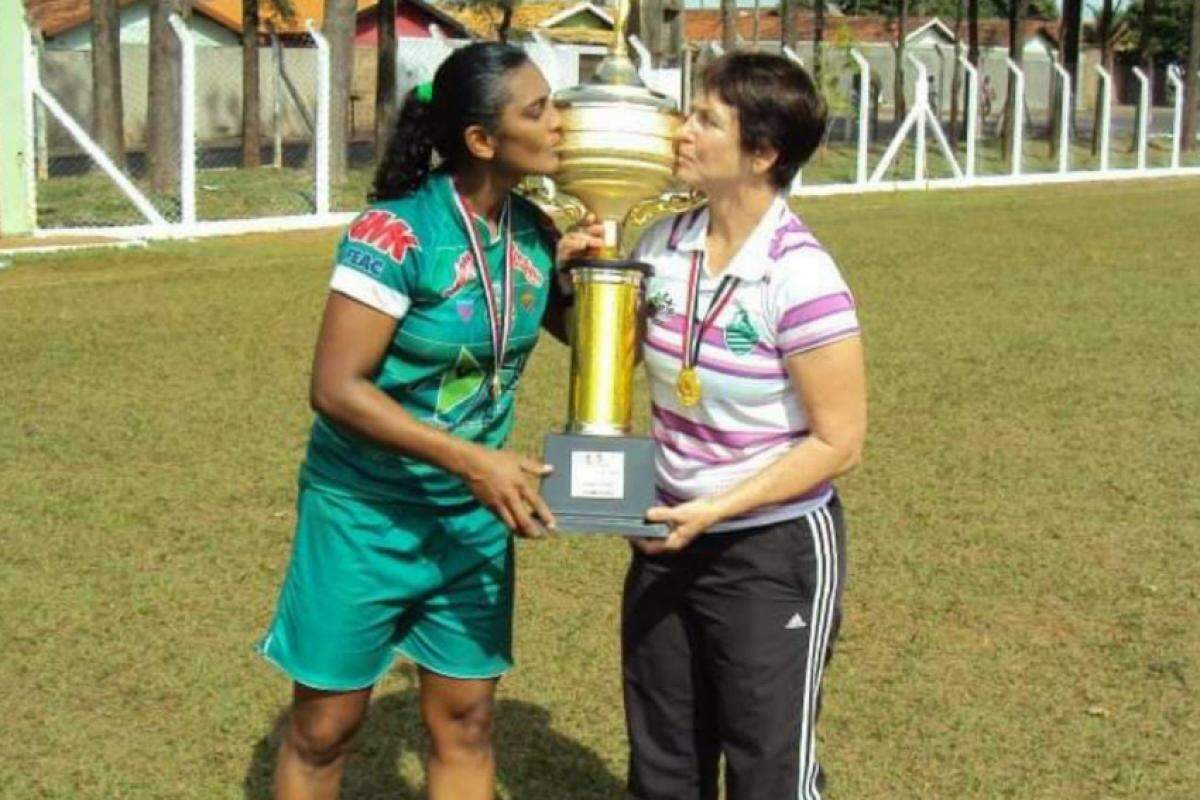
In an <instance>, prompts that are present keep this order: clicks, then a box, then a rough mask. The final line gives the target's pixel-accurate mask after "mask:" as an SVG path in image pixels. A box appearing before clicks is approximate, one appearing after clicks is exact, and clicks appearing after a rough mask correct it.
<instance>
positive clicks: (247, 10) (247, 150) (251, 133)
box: [242, 0, 262, 167]
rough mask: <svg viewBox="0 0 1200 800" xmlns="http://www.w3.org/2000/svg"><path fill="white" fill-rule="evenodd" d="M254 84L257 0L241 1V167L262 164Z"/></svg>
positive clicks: (256, 97) (256, 84) (255, 81)
mask: <svg viewBox="0 0 1200 800" xmlns="http://www.w3.org/2000/svg"><path fill="white" fill-rule="evenodd" d="M261 98H262V95H261V93H260V92H259V82H258V0H242V166H243V167H258V166H261V165H262V125H261V124H260V123H261V110H260V106H261Z"/></svg>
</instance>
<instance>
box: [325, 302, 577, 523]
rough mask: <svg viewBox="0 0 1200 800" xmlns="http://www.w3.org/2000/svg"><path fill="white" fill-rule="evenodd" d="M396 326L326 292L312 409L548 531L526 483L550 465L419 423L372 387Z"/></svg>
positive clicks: (545, 512)
mask: <svg viewBox="0 0 1200 800" xmlns="http://www.w3.org/2000/svg"><path fill="white" fill-rule="evenodd" d="M395 328H396V320H395V319H393V318H392V317H390V316H388V315H387V314H384V313H383V312H380V311H376V310H375V309H373V308H371V307H369V306H367V305H364V304H362V303H359V302H358V301H356V300H352V299H350V298H349V297H346V296H345V295H342V294H340V293H338V292H330V294H329V299H328V301H327V302H326V304H325V314H324V317H323V319H322V321H321V332H320V334H319V336H318V338H317V348H316V355H315V356H314V358H313V369H312V383H311V386H310V402H311V403H312V407H313V409H314V410H315V411H318V412H320V413H321V414H322V415H324V416H325V417H327V418H329V419H330V420H332V421H333V422H335V423H337V424H338V425H340V426H342V427H345V428H348V429H349V430H352V431H354V432H355V433H357V434H359V435H361V436H365V437H367V438H368V439H371V440H372V441H374V442H378V443H379V444H381V445H383V446H385V447H388V448H390V449H392V450H394V451H396V452H398V453H401V454H402V455H405V456H409V457H411V458H415V459H418V460H420V461H425V462H427V463H429V464H433V465H435V466H437V467H440V468H441V469H444V470H445V471H447V472H449V473H451V474H453V475H457V476H458V477H460V478H462V480H463V482H464V483H466V485H467V488H468V489H470V491H471V493H472V494H473V495H474V496H475V497H476V499H478V500H479V502H481V503H483V504H484V505H485V506H487V507H488V508H489V509H491V510H492V511H493V512H494V513H495V514H496V516H498V517H499V518H500V519H501V520H503V522H504V524H505V525H507V526H508V527H509V528H510V529H512V530H514V531H516V532H517V533H519V534H521V535H523V536H539V535H541V533H542V530H541V524H540V523H544V524H545V525H546V526H548V527H550V528H553V527H554V517H553V515H552V514H551V513H550V509H549V508H548V507H547V506H546V504H545V503H544V502H543V501H542V499H541V497H540V496H539V495H538V493H537V492H536V491H535V490H534V489H533V488H532V487H531V486H530V485H529V483H528V479H529V478H531V477H538V476H541V475H545V474H546V473H547V472H549V470H550V467H549V466H548V465H545V464H539V463H538V462H536V461H534V460H533V459H530V458H526V457H524V456H520V455H517V454H514V453H511V452H507V451H503V450H491V449H489V448H486V447H483V446H481V445H477V444H474V443H473V442H467V441H464V440H462V439H459V438H458V437H456V436H452V435H451V434H449V433H446V432H445V431H442V430H438V429H437V428H435V427H433V426H430V425H426V424H424V423H422V422H419V421H418V420H417V419H415V418H414V417H413V416H412V415H411V414H409V413H408V412H407V411H405V410H404V409H403V408H402V407H401V406H400V405H399V404H398V403H396V402H395V401H394V400H392V399H391V398H390V397H389V396H388V395H387V394H386V393H385V392H383V391H381V390H380V389H379V387H377V386H376V385H375V384H374V382H373V380H372V379H373V378H374V376H375V375H376V373H377V372H378V369H379V364H380V362H381V361H382V360H383V355H384V352H385V351H386V350H387V346H388V342H390V341H391V339H392V336H393V334H394V332H395ZM531 510H532V513H531ZM539 520H540V523H539Z"/></svg>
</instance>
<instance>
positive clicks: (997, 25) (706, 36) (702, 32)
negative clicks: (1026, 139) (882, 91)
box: [684, 9, 1057, 47]
mask: <svg viewBox="0 0 1200 800" xmlns="http://www.w3.org/2000/svg"><path fill="white" fill-rule="evenodd" d="M753 17H754V12H753V11H752V10H748V9H739V10H738V14H737V27H738V35H739V36H740V37H741V38H742V40H743V41H747V42H748V41H750V40H751V39H752V38H753V37H754V19H753ZM684 19H685V22H684V25H685V26H686V38H687V40H688V41H689V42H693V43H697V42H713V41H720V40H721V12H720V10H719V9H688V10H687V11H686V12H684ZM779 23H780V18H779V12H778V11H776V10H775V9H769V10H767V11H762V12H759V18H758V38H759V41H764V42H765V41H770V40H775V41H778V39H779V29H780V25H779ZM933 23H938V24H937V25H933ZM931 26H932V27H937V28H939V30H940V29H942V28H945V29H946V30H948V31H950V32H951V35H953V28H952V27H951V26H949V25H946V24H945V23H944V22H942V21H941V20H939V19H938V18H937V17H913V18H910V19H909V23H908V30H909V33H908V36H910V37H911V36H912V35H913V34H914V33H917V32H920V31H922V30H924V29H927V28H929V27H931ZM1023 27H1024V33H1025V38H1026V40H1028V39H1030V38H1032V37H1033V36H1035V35H1040V36H1043V37H1045V38H1047V39H1048V40H1050V41H1051V42H1056V41H1057V39H1056V37H1055V35H1054V32H1053V30H1051V29H1050V28H1049V27H1047V23H1046V22H1045V21H1044V20H1025V21H1024V26H1023ZM966 35H967V28H966V25H965V24H964V25H963V27H962V37H963V40H964V42H965V40H966ZM837 36H848V37H849V39H851V40H852V41H854V42H859V43H862V44H882V43H891V42H894V41H895V39H896V20H895V19H889V18H887V17H877V16H862V17H858V16H845V17H837V18H835V19H827V20H826V22H825V36H824V38H825V41H826V42H831V41H833V40H834V39H835V37H837ZM796 38H797V39H798V40H799V41H802V42H804V41H812V38H813V17H812V12H811V11H806V10H801V11H797V12H796ZM1007 45H1008V21H1007V20H1004V19H981V20H979V46H980V47H1005V46H1007Z"/></svg>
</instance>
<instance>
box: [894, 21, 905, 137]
mask: <svg viewBox="0 0 1200 800" xmlns="http://www.w3.org/2000/svg"><path fill="white" fill-rule="evenodd" d="M898 2H899V3H900V15H899V20H898V27H897V29H896V75H895V80H894V83H895V86H893V87H892V88H893V91H894V94H895V101H896V106H895V107H896V123H897V124H899V123H900V121H901V120H902V119H904V116H905V114H907V113H908V103H907V101H905V99H904V38H905V37H906V36H908V0H898Z"/></svg>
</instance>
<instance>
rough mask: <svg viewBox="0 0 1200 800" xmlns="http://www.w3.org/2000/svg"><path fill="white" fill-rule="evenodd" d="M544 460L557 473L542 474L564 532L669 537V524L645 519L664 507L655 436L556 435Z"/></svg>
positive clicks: (544, 494)
mask: <svg viewBox="0 0 1200 800" xmlns="http://www.w3.org/2000/svg"><path fill="white" fill-rule="evenodd" d="M544 460H545V462H546V463H547V464H550V465H551V466H553V467H554V472H552V473H550V474H549V475H547V476H546V477H545V478H542V497H543V499H545V501H546V502H547V504H549V506H550V510H551V511H553V512H554V516H555V518H556V519H557V520H558V532H559V533H566V534H602V535H603V534H609V535H616V536H633V537H638V538H647V539H663V538H666V536H667V533H668V530H667V526H666V525H665V524H664V523H657V522H646V520H645V514H646V509H648V508H650V507H651V506H655V505H658V500H657V497H656V496H655V492H654V442H653V441H651V440H650V439H645V438H640V437H633V436H581V435H578V434H571V433H551V434H547V436H546V438H545V440H544Z"/></svg>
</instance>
